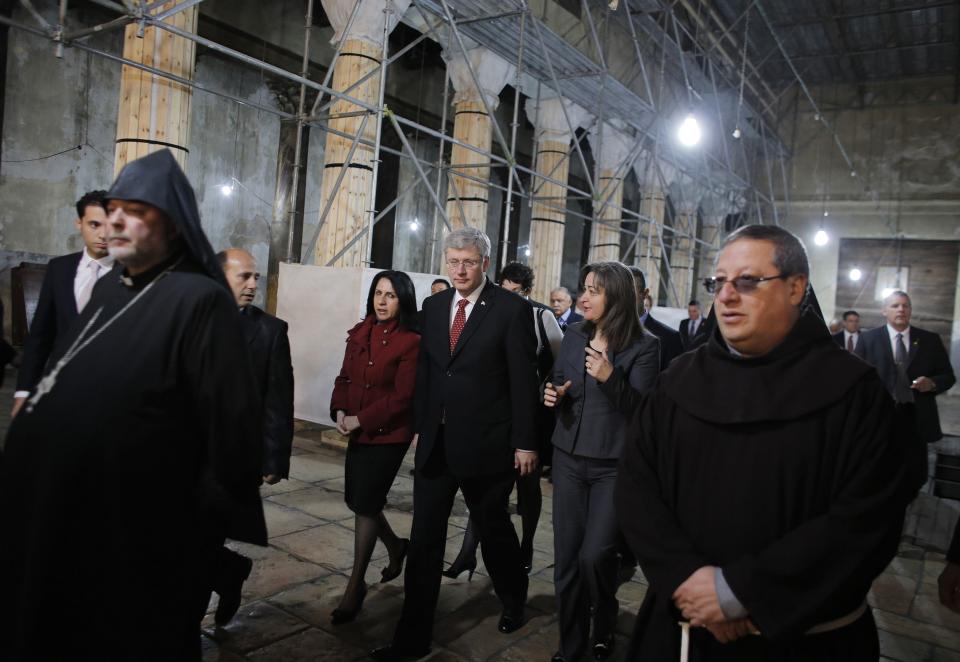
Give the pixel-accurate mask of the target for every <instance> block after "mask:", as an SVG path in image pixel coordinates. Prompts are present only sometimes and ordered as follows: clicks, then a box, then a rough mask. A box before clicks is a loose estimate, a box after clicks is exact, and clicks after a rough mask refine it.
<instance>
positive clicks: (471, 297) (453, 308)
mask: <svg viewBox="0 0 960 662" xmlns="http://www.w3.org/2000/svg"><path fill="white" fill-rule="evenodd" d="M486 284H487V277H486V276H484V277H483V282H482V283H480V285H478V286H477V289H475V290H474V291H473V292H471V293H470V294H468V295H467V296H463V295H462V294H460V292H459V290H454V291H453V303H452V304H451V305H450V327H451V328H453V319H454V318H455V317H456V316H457V306H458V305H459V304H460V300H461V299H466V300H467V301H469V302H470V303H468V304H467V305H466V307H465V308H464V309H463V314H464V322H466V320H469V319H470V313H471V312H473V308H474V306H475V305H476V303H477V300H478V299H479V298H480V293H481V292H483V288H484V286H485V285H486Z"/></svg>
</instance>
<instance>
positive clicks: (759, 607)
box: [617, 225, 907, 662]
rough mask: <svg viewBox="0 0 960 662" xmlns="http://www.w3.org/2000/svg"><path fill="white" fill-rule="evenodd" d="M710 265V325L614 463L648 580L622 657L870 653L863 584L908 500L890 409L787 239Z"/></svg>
mask: <svg viewBox="0 0 960 662" xmlns="http://www.w3.org/2000/svg"><path fill="white" fill-rule="evenodd" d="M715 274H716V275H715V277H714V278H708V279H706V281H705V282H704V286H705V287H706V289H707V291H708V292H711V293H713V294H714V297H715V301H714V305H715V310H714V313H715V315H716V319H717V328H716V330H715V331H714V333H713V334H712V337H711V338H710V340H709V342H708V343H707V344H706V345H704V346H701V347H700V348H698V349H697V350H695V351H693V352H690V353H688V354H684V355H682V356H680V357H678V358H677V359H676V360H674V362H673V363H672V364H671V365H670V367H669V368H668V369H667V370H666V371H665V372H664V373H663V374H662V375H661V379H660V382H659V384H658V385H657V387H656V388H655V389H654V391H653V392H652V393H651V394H650V396H649V397H648V398H647V399H646V400H645V401H644V402H643V404H642V405H641V407H640V410H639V411H638V415H637V417H636V419H635V421H634V426H635V428H634V431H633V435H632V442H629V441H628V444H627V448H626V449H625V452H624V456H623V458H622V460H621V466H620V471H619V477H618V485H617V511H618V516H619V520H620V526H621V529H622V531H623V533H624V535H625V537H626V539H627V542H628V544H629V545H630V547H631V548H632V549H633V551H634V553H635V554H636V556H637V558H638V559H639V561H640V566H641V568H642V569H643V572H644V574H645V575H646V576H647V578H648V579H649V581H650V589H649V591H648V593H647V595H646V598H645V600H644V602H643V605H642V607H641V609H640V613H639V614H638V617H637V624H636V630H635V632H634V637H633V641H632V651H631V655H630V657H629V659H631V660H654V661H656V662H661V661H670V660H678V659H680V653H681V648H682V645H683V644H684V643H686V644H687V645H688V648H689V659H690V660H691V661H698V662H754V661H756V662H760V661H763V662H787V661H789V662H794V661H796V662H801V661H804V662H807V661H812V660H816V661H817V662H832V661H836V662H860V661H863V662H866V661H867V660H870V661H871V662H875V661H876V660H877V659H878V657H879V644H878V637H877V630H876V625H875V623H874V621H873V617H872V615H871V613H870V610H869V608H868V607H867V606H866V603H865V600H866V594H867V591H868V590H869V588H870V585H871V582H872V581H873V579H874V578H875V577H876V576H877V575H879V574H880V573H881V572H882V571H883V569H884V568H885V567H886V565H887V563H888V562H889V561H890V559H891V558H892V557H893V556H894V554H895V553H896V550H897V543H898V540H899V533H900V529H901V526H902V524H903V515H904V509H905V506H906V501H907V491H906V490H905V489H904V484H903V483H904V475H903V469H902V467H903V465H904V462H903V460H904V451H903V449H902V447H901V445H899V444H897V443H896V440H895V439H894V437H893V436H892V435H891V428H892V419H893V404H892V401H891V399H890V397H889V395H887V392H886V390H885V389H884V387H883V384H882V383H881V382H880V380H879V378H878V377H877V374H876V372H875V371H874V370H873V369H872V368H870V366H868V365H867V364H866V363H864V362H863V361H861V360H860V359H859V358H857V357H856V356H854V355H852V354H850V353H849V352H845V351H844V350H842V349H841V348H839V347H838V346H837V345H836V344H835V343H834V342H833V341H832V340H831V339H830V335H829V333H828V332H827V328H826V326H825V325H824V323H823V320H822V319H821V317H820V315H819V310H818V307H817V306H816V300H815V298H814V297H813V293H812V290H809V289H808V278H809V265H808V261H807V257H806V251H805V249H804V248H803V245H802V244H801V242H800V240H799V239H797V238H796V237H795V236H794V235H792V234H790V233H789V232H787V231H786V230H782V229H780V228H778V227H772V226H757V225H755V226H747V227H744V228H741V229H740V230H738V231H736V232H735V233H733V234H731V235H730V236H729V237H728V238H727V239H726V241H725V242H724V245H723V247H722V248H721V251H720V254H719V256H718V259H717V265H716V272H715ZM681 621H682V622H685V623H689V626H690V627H681V626H680V625H679V622H681ZM684 630H686V631H687V632H688V633H689V634H688V635H686V637H687V638H688V639H687V641H686V642H684V638H685V635H684Z"/></svg>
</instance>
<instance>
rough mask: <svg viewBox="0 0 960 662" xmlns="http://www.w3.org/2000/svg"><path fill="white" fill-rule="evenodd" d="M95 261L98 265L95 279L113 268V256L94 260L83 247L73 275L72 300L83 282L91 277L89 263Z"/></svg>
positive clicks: (76, 296)
mask: <svg viewBox="0 0 960 662" xmlns="http://www.w3.org/2000/svg"><path fill="white" fill-rule="evenodd" d="M91 262H96V263H97V265H98V266H99V271H98V272H97V280H98V281H99V280H100V279H101V278H103V277H104V276H106V275H107V274H108V273H109V272H110V270H111V269H113V258H112V257H111V256H109V255H107V256H106V257H102V258H100V259H99V260H94V259H93V258H92V257H90V253H88V252H87V251H86V249H84V251H83V253H81V254H80V264H78V265H77V273H76V275H75V276H74V277H73V300H74V301H76V300H77V299H78V298H79V296H80V290H82V289H83V286H84V284H86V283H87V281H88V279H89V278H91V273H92V271H91V268H90V263H91Z"/></svg>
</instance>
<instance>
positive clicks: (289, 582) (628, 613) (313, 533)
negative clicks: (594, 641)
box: [0, 373, 960, 662]
mask: <svg viewBox="0 0 960 662" xmlns="http://www.w3.org/2000/svg"><path fill="white" fill-rule="evenodd" d="M12 377H13V375H12V374H9V373H8V375H7V380H6V382H7V383H6V386H5V387H4V388H3V389H0V433H5V430H6V427H7V425H8V423H9V415H8V414H9V411H8V407H7V404H6V403H8V402H10V396H11V395H12V393H11V390H12V389H11V378H12ZM941 403H942V405H945V406H944V409H945V410H946V411H945V414H944V421H945V422H947V423H948V426H947V431H948V432H950V433H952V434H960V398H957V397H950V398H941ZM409 459H410V458H409V457H408V462H409ZM343 489H344V483H343V455H342V453H341V452H340V451H338V450H336V449H335V448H331V447H330V446H329V445H327V444H326V443H324V442H323V441H322V440H321V435H320V434H319V432H318V431H311V430H309V429H305V430H302V431H301V432H300V433H298V436H297V438H296V440H295V451H294V457H293V458H292V463H291V477H290V480H287V481H282V482H281V483H280V484H278V485H276V486H272V487H270V486H267V487H264V489H263V496H264V508H265V511H266V515H267V521H268V525H269V530H270V536H271V537H270V545H269V546H268V547H266V548H259V547H254V546H249V545H235V547H236V548H237V549H238V550H240V551H242V552H243V553H244V554H246V555H248V556H250V557H251V558H252V559H253V560H254V568H253V572H252V574H251V576H250V579H249V580H248V582H247V583H246V585H245V587H244V604H243V605H242V606H241V608H240V611H239V614H238V616H237V618H236V619H235V620H234V621H233V622H232V623H231V624H230V625H229V626H228V627H226V628H224V629H216V628H214V626H213V619H212V613H211V614H208V616H207V618H206V620H205V621H204V624H203V635H202V639H203V646H204V660H205V661H210V662H212V661H215V660H218V661H221V662H236V661H240V660H249V661H257V662H268V661H277V662H280V661H283V662H297V661H299V660H313V661H320V660H336V661H345V660H358V659H363V658H364V657H365V655H366V653H367V651H368V650H369V649H370V648H371V647H373V646H376V645H379V644H381V643H384V642H387V641H388V640H389V638H390V635H391V633H392V628H393V626H394V624H395V622H396V619H397V617H398V615H399V611H400V606H401V604H402V599H403V592H402V583H401V579H397V580H394V581H393V582H392V583H390V584H378V583H376V582H377V581H378V580H379V577H380V570H381V568H382V567H383V566H384V565H385V564H386V559H385V556H386V552H385V550H384V549H383V547H382V546H380V545H378V547H377V549H376V551H375V553H374V561H373V562H372V564H371V567H370V570H369V572H368V574H367V581H368V582H369V586H370V590H369V594H368V596H367V599H366V602H365V603H364V608H363V610H362V611H361V613H360V615H359V617H358V619H357V620H356V621H355V622H354V623H351V624H349V625H343V626H338V627H334V626H332V625H331V624H330V612H331V611H332V610H333V609H334V608H335V607H336V605H337V603H338V601H339V599H340V596H341V595H342V592H343V589H344V586H345V585H346V581H347V576H348V574H349V568H350V565H351V560H352V556H353V516H352V514H351V513H350V511H349V510H348V509H347V508H346V506H345V505H344V503H343ZM543 489H544V502H543V517H542V519H541V522H540V526H539V528H538V531H537V535H536V537H535V541H534V547H535V554H534V568H533V574H532V576H531V582H530V598H529V603H528V605H529V607H528V622H527V623H526V625H525V626H524V627H523V628H521V629H520V630H519V631H517V632H515V633H513V634H511V635H502V634H500V633H498V632H497V631H496V622H497V619H498V617H499V613H500V609H499V604H498V602H497V600H496V599H495V597H494V596H493V593H492V589H491V585H490V580H489V579H488V578H487V576H486V574H485V572H484V568H483V565H482V562H481V565H480V566H479V567H478V570H477V574H476V575H474V577H473V581H469V582H468V581H467V580H466V577H463V578H461V579H458V580H450V579H444V580H443V587H442V589H441V594H440V605H439V608H438V611H437V626H436V635H437V641H436V643H435V647H434V652H433V654H432V655H431V656H430V658H429V659H431V660H436V661H437V662H441V661H447V660H516V661H527V660H533V661H538V660H542V661H544V662H546V661H547V660H549V659H550V656H551V655H552V653H553V652H554V650H555V646H556V641H557V629H556V619H555V617H554V613H553V608H554V602H553V582H552V573H553V567H552V562H553V552H552V548H553V538H552V529H551V526H550V519H551V510H552V508H551V500H550V494H551V486H550V484H549V483H547V482H546V481H544V482H543ZM412 490H413V481H412V478H411V476H410V475H409V464H407V465H405V466H404V467H403V468H402V469H401V471H400V474H399V475H398V476H397V479H396V481H395V483H394V487H393V490H392V491H391V494H390V499H389V504H388V508H387V517H388V519H389V520H390V522H391V524H392V525H393V526H394V528H395V529H396V531H397V532H398V533H399V534H400V535H402V536H407V535H409V532H410V525H411V522H412V513H411V511H412V505H413V497H412ZM920 502H921V503H922V507H920V508H919V510H920V511H921V512H920V514H917V515H915V516H914V520H915V521H914V523H913V530H912V533H910V534H909V535H908V536H906V537H905V540H906V541H912V542H904V543H903V544H902V545H901V551H900V554H899V555H898V556H897V558H896V559H894V561H893V562H892V563H891V564H890V567H889V568H887V570H886V572H884V573H883V575H881V576H880V577H879V578H878V579H877V581H876V583H875V584H874V588H873V591H872V592H871V595H870V604H871V606H872V607H873V608H874V615H875V617H876V620H877V623H878V624H879V626H880V628H881V631H880V641H881V649H882V652H883V655H884V660H891V661H892V660H897V661H902V662H960V614H954V613H952V612H949V611H948V610H946V609H945V608H943V607H941V606H940V604H939V602H938V601H937V587H936V579H937V576H938V575H939V574H940V572H941V570H942V568H943V564H944V561H943V558H944V557H943V553H942V548H943V545H945V542H942V541H943V540H945V538H944V537H943V536H944V534H943V532H945V531H946V530H947V529H949V528H950V527H952V526H953V520H955V518H956V514H957V510H958V509H957V506H958V505H960V503H958V502H951V503H945V502H942V501H941V500H938V499H934V498H933V497H922V498H921V499H920ZM515 523H516V524H517V526H518V527H519V520H517V519H516V518H515ZM465 525H466V509H465V507H464V505H463V503H462V501H460V500H459V499H458V501H457V504H456V506H455V509H454V514H453V516H452V518H451V521H450V527H449V531H448V537H449V539H448V544H447V561H448V562H449V561H451V560H452V559H453V557H454V556H455V555H456V553H457V550H458V549H459V546H460V542H461V540H462V538H463V529H464V526H465ZM908 526H909V525H908ZM914 543H919V544H914ZM938 548H939V549H938ZM646 588H647V586H646V583H645V580H644V579H643V577H642V576H641V575H640V574H639V573H638V575H637V576H636V577H634V579H633V580H632V581H630V582H627V583H626V584H624V585H623V586H622V587H621V588H620V591H619V593H618V598H619V600H620V605H621V615H620V621H619V633H618V635H619V637H618V643H619V644H620V645H619V646H618V648H617V651H616V654H615V656H614V658H613V659H615V660H622V659H624V657H625V656H624V649H625V644H626V638H627V636H628V635H629V632H630V630H631V627H632V622H633V618H634V616H635V614H636V611H637V608H638V606H639V604H640V602H641V600H642V599H643V597H644V594H645V592H646ZM215 600H216V598H214V602H213V603H212V604H211V610H212V609H213V608H214V607H215Z"/></svg>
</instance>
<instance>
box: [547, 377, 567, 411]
mask: <svg viewBox="0 0 960 662" xmlns="http://www.w3.org/2000/svg"><path fill="white" fill-rule="evenodd" d="M571 384H573V382H571V381H570V380H569V379H568V380H567V382H566V383H565V384H564V385H563V386H554V385H553V384H551V383H550V382H547V383H546V384H544V387H543V404H544V406H546V407H556V406H557V403H558V402H560V400H561V398H563V396H565V395H566V394H567V389H569V388H570V385H571Z"/></svg>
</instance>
